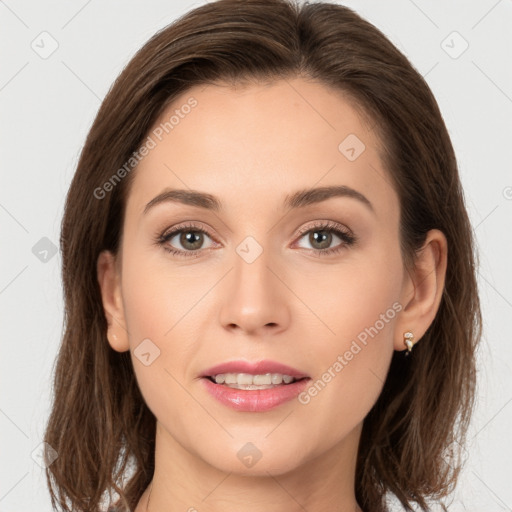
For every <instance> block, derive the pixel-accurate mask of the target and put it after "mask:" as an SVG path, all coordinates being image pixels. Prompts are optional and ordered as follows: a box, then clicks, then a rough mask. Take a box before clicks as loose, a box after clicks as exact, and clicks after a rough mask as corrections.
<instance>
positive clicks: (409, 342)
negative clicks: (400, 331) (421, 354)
mask: <svg viewBox="0 0 512 512" xmlns="http://www.w3.org/2000/svg"><path fill="white" fill-rule="evenodd" d="M404 345H405V346H406V347H407V352H406V353H405V355H406V356H408V355H409V354H410V353H411V351H412V347H413V345H414V335H413V334H412V332H411V331H407V332H404Z"/></svg>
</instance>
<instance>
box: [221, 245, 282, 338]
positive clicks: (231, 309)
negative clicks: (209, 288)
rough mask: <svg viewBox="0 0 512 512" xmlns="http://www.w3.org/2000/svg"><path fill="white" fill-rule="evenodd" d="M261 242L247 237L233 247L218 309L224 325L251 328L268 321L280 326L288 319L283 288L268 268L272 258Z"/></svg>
mask: <svg viewBox="0 0 512 512" xmlns="http://www.w3.org/2000/svg"><path fill="white" fill-rule="evenodd" d="M264 243H265V242H263V243H260V242H259V241H257V240H256V238H255V237H252V236H248V237H246V238H245V239H244V240H242V242H241V243H240V244H239V245H238V246H237V247H236V248H235V254H234V255H233V267H234V268H233V272H231V277H230V281H229V287H228V288H229V289H228V290H227V294H226V296H225V298H224V301H223V308H222V312H221V317H222V318H221V321H222V323H223V324H224V325H225V326H227V325H237V326H238V327H239V328H241V329H242V330H246V331H253V330H256V329H258V328H263V327H265V326H267V325H269V324H271V325H272V326H275V325H281V327H283V324H284V323H285V322H286V321H287V318H288V315H287V307H286V304H285V297H284V295H283V290H281V289H280V282H279V279H277V277H276V276H275V275H274V273H273V271H272V270H271V268H272V267H273V264H272V262H273V261H274V259H275V258H274V257H273V255H272V253H271V251H270V250H269V249H268V248H266V247H265V246H264V245H263V244H264ZM269 267H270V268H269Z"/></svg>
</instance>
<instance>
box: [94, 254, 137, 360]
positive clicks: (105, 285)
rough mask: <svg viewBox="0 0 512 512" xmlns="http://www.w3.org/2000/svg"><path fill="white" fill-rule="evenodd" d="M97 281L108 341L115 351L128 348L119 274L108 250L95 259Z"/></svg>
mask: <svg viewBox="0 0 512 512" xmlns="http://www.w3.org/2000/svg"><path fill="white" fill-rule="evenodd" d="M97 274H98V282H99V285H100V289H101V298H102V302H103V309H104V311H105V317H106V319H107V323H108V334H107V337H108V342H109V344H110V346H111V347H112V348H113V349H114V350H115V351H117V352H125V351H127V350H129V349H130V344H129V340H128V332H127V329H126V322H125V316H124V307H123V301H122V295H121V275H120V271H119V269H118V265H117V263H116V257H115V256H114V255H113V254H112V253H111V252H110V251H102V252H101V253H100V255H99V256H98V261H97Z"/></svg>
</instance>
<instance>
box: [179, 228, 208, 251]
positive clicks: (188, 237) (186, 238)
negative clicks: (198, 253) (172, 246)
mask: <svg viewBox="0 0 512 512" xmlns="http://www.w3.org/2000/svg"><path fill="white" fill-rule="evenodd" d="M202 242H203V233H201V232H199V231H184V232H182V234H181V236H180V243H181V244H182V246H183V247H186V248H188V249H190V250H195V249H199V248H200V247H201V245H202ZM188 243H189V244H192V247H190V246H187V244H188Z"/></svg>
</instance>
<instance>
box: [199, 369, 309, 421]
mask: <svg viewBox="0 0 512 512" xmlns="http://www.w3.org/2000/svg"><path fill="white" fill-rule="evenodd" d="M200 377H201V379H200V380H201V381H203V382H204V387H205V389H206V391H207V392H208V393H209V394H210V395H211V396H212V397H213V398H215V399H216V400H217V401H218V402H220V403H221V404H223V405H225V406H228V407H230V408H232V409H235V410H236V411H240V412H264V411H268V410H270V409H273V408H275V407H277V406H279V405H282V404H284V403H285V402H288V401H290V400H293V399H294V398H296V397H297V395H299V393H301V392H302V391H303V390H304V389H305V388H306V386H307V385H308V384H307V383H308V382H309V381H311V377H309V375H306V374H305V373H303V372H300V371H299V370H296V369H295V368H292V367H290V366H287V365H284V364H281V363H277V362H274V361H260V362H257V363H251V362H248V361H231V362H227V363H222V364H220V365H217V366H214V367H212V368H210V369H208V370H206V371H205V372H203V374H202V375H200Z"/></svg>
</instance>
